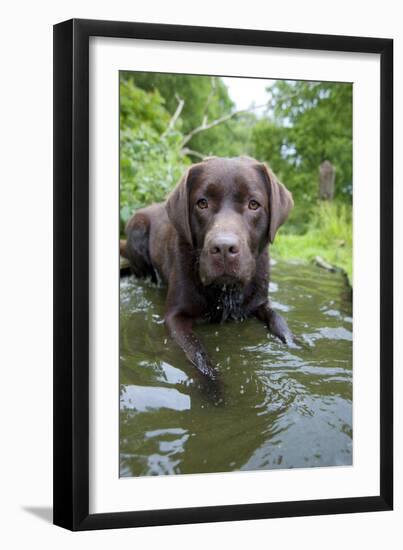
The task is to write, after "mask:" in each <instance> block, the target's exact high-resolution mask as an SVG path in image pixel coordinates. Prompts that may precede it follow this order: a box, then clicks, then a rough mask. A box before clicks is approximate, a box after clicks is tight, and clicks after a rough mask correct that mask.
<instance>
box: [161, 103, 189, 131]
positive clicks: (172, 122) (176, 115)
mask: <svg viewBox="0 0 403 550" xmlns="http://www.w3.org/2000/svg"><path fill="white" fill-rule="evenodd" d="M175 97H176V100H177V101H178V106H177V107H176V111H175V113H174V114H173V116H172V118H171V120H170V121H169V124H168V126H167V127H166V130H165V131H164V132H163V133H162V134H161V137H165V136H166V135H167V134H169V132H171V131H172V130H173V129H174V127H175V124H176V122H177V120H178V118H179V117H180V115H181V112H182V110H183V107H184V105H185V100H184V99H182V98H180V97H179V96H178V95H177V94H175Z"/></svg>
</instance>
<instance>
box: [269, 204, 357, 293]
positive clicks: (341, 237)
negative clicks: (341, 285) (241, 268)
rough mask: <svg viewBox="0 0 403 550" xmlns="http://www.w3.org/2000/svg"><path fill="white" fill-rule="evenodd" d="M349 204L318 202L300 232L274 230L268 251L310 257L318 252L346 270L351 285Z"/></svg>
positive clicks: (273, 254)
mask: <svg viewBox="0 0 403 550" xmlns="http://www.w3.org/2000/svg"><path fill="white" fill-rule="evenodd" d="M352 233H353V232H352V208H351V206H350V205H347V204H337V203H327V202H321V203H319V204H318V208H317V209H316V210H315V214H314V216H313V218H312V220H311V221H310V223H309V226H308V230H307V231H306V232H305V233H304V234H301V235H296V234H287V233H284V232H283V233H282V232H281V230H280V232H279V233H278V235H277V237H276V240H275V241H274V244H273V246H272V247H271V253H272V256H273V258H278V259H280V258H282V259H301V260H307V261H312V260H314V259H315V257H316V256H320V257H321V258H323V259H324V260H325V261H326V262H328V263H329V264H331V265H333V266H335V267H338V268H340V269H342V270H343V271H345V272H346V274H347V277H348V280H349V283H350V285H352V269H353V267H352V259H353V258H352V251H353V249H352V247H353V235H352Z"/></svg>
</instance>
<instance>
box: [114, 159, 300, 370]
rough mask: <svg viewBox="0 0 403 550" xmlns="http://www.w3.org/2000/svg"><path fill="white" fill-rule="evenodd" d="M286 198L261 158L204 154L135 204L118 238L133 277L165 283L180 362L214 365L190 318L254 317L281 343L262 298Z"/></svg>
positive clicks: (281, 323)
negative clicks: (167, 187) (141, 204)
mask: <svg viewBox="0 0 403 550" xmlns="http://www.w3.org/2000/svg"><path fill="white" fill-rule="evenodd" d="M292 207H293V199H292V195H291V193H290V192H289V191H288V190H287V189H286V187H285V186H284V185H283V184H282V183H280V182H279V181H278V179H277V178H276V176H275V175H274V174H273V173H272V171H271V170H270V169H269V168H268V166H266V164H263V163H260V162H258V161H256V160H255V159H252V158H250V157H237V158H219V157H211V158H208V159H206V160H204V161H202V162H199V163H197V164H193V165H192V166H190V167H189V168H188V169H187V171H186V173H185V175H184V176H183V177H182V179H181V180H180V182H179V183H178V184H177V186H176V187H175V188H174V190H173V191H172V192H171V193H170V195H169V196H168V198H167V200H166V201H165V202H163V203H159V204H152V205H151V206H148V207H146V208H142V209H141V210H138V211H137V212H136V213H135V214H134V215H133V217H132V218H131V219H130V220H129V221H128V223H127V226H126V234H127V240H126V241H121V242H120V252H121V255H122V256H124V257H126V258H127V259H128V260H129V262H130V265H131V269H132V271H133V273H134V275H135V276H137V277H150V278H151V279H152V280H153V281H155V282H160V281H161V282H163V283H165V284H166V285H167V286H168V291H167V298H166V314H165V322H166V325H167V327H168V330H169V332H170V334H171V336H172V338H173V339H174V340H175V341H176V342H177V344H178V345H179V346H180V347H181V348H182V350H183V351H184V353H185V355H186V357H187V358H188V360H189V361H190V362H191V363H192V364H193V365H194V366H195V367H196V368H197V370H198V371H199V372H200V373H201V374H202V375H204V376H205V377H207V378H208V379H210V380H216V379H217V370H216V368H215V367H214V364H213V362H212V361H211V359H210V357H209V356H208V355H207V353H206V351H205V349H204V347H203V345H202V343H201V342H200V340H199V339H198V337H197V336H196V335H195V333H194V332H193V325H194V323H195V322H196V321H207V322H223V321H227V320H231V319H233V320H241V319H244V318H247V317H252V316H254V317H256V318H258V319H259V320H260V321H262V322H263V323H265V325H266V326H267V328H268V329H269V331H270V332H271V333H272V334H273V335H275V336H276V337H278V338H280V340H281V341H282V342H284V343H289V342H292V334H291V332H290V330H289V328H288V326H287V323H286V321H285V320H284V319H283V318H282V317H281V316H280V315H279V314H278V313H277V312H275V311H274V310H273V309H272V308H271V306H270V302H269V298H268V285H269V252H268V247H269V244H270V243H272V242H273V241H274V238H275V235H276V232H277V230H278V228H279V227H280V226H281V225H282V224H283V223H284V222H285V220H286V219H287V217H288V215H289V212H290V210H291V208H292Z"/></svg>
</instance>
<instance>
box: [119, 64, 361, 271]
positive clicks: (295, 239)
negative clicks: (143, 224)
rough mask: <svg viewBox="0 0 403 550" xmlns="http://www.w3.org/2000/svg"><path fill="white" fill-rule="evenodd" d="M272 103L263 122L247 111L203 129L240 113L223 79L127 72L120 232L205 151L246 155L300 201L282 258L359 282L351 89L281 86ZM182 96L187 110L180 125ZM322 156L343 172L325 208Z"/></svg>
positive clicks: (284, 233) (280, 241)
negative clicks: (319, 264) (324, 266)
mask: <svg viewBox="0 0 403 550" xmlns="http://www.w3.org/2000/svg"><path fill="white" fill-rule="evenodd" d="M269 94H270V95H269ZM270 97H271V102H270V108H269V109H268V110H267V112H266V114H265V115H264V116H259V117H257V116H256V115H255V114H254V113H253V112H243V113H240V114H237V115H236V116H233V117H230V118H228V120H226V121H225V122H221V123H220V124H217V125H215V126H214V127H212V128H209V129H207V130H206V129H205V130H203V131H200V132H197V131H196V132H195V129H198V128H199V127H200V126H201V125H203V124H207V125H208V124H209V123H211V122H212V121H215V120H217V119H221V117H226V116H227V115H229V114H230V113H232V112H233V110H234V108H235V106H234V104H233V102H232V100H231V99H230V97H229V94H228V91H227V88H226V86H225V84H224V82H223V81H222V80H221V79H220V78H218V77H214V78H212V77H207V76H192V75H172V74H159V73H138V72H124V71H123V72H121V73H120V207H121V211H120V215H121V229H123V227H124V224H125V223H126V221H127V220H128V218H129V217H130V216H131V215H132V213H133V211H134V210H135V209H137V208H140V207H142V206H145V205H148V204H150V203H152V202H158V201H162V200H164V199H165V197H166V195H167V193H168V192H169V191H170V190H171V189H172V187H173V186H174V185H175V184H176V182H177V181H178V180H179V179H180V177H181V176H182V174H183V172H184V171H185V169H186V166H188V165H189V164H190V162H191V161H193V162H195V161H198V160H199V157H200V155H204V156H209V155H216V156H229V157H231V156H239V155H245V154H246V155H250V156H254V157H255V158H257V159H258V160H260V161H265V162H267V163H268V164H269V165H270V166H271V168H272V169H273V171H274V172H275V173H276V174H277V176H278V177H279V179H280V180H281V181H283V182H284V184H285V185H286V186H287V187H288V188H289V189H290V190H291V191H292V193H293V196H294V201H295V208H294V210H293V211H292V214H291V216H290V219H289V220H288V221H287V223H286V224H285V226H284V228H282V229H281V231H280V234H279V236H278V237H277V238H276V242H275V244H274V247H273V252H274V254H275V255H278V256H281V257H284V258H302V259H306V260H311V259H313V258H314V257H315V256H322V257H323V258H324V259H325V260H326V261H328V262H329V263H331V264H335V265H338V266H341V267H343V268H344V269H345V270H346V272H347V273H348V274H349V277H350V280H351V269H352V268H351V261H352V258H351V250H352V232H351V225H352V224H351V194H352V86H351V85H349V84H341V83H329V82H300V81H298V82H295V81H275V82H274V84H273V85H272V86H271V87H270V89H268V99H270ZM251 99H253V98H251ZM180 100H183V101H184V105H183V110H182V112H181V113H180V116H179V117H178V118H177V119H176V121H175V124H174V125H172V124H170V122H172V117H173V116H174V113H175V112H176V110H177V107H178V104H179V101H180ZM190 132H192V133H194V135H193V136H192V137H191V139H189V140H187V136H188V134H189V133H190ZM195 152H196V154H195ZM324 160H329V161H330V162H331V163H332V164H333V165H334V166H335V168H336V195H335V200H334V202H333V203H332V204H328V203H319V202H318V186H319V165H320V164H321V163H322V162H323V161H324Z"/></svg>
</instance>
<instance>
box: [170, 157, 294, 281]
mask: <svg viewBox="0 0 403 550" xmlns="http://www.w3.org/2000/svg"><path fill="white" fill-rule="evenodd" d="M292 206H293V201H292V196H291V193H290V192H289V191H288V190H287V189H286V188H285V187H284V185H282V184H281V183H280V182H279V181H278V180H277V178H276V177H275V176H274V174H273V173H272V172H271V170H270V169H269V168H268V167H267V166H266V165H265V164H262V163H259V162H257V161H256V160H254V159H251V158H249V157H239V158H233V159H223V158H215V157H213V158H210V159H207V160H205V161H203V162H200V163H198V164H194V165H193V166H191V167H190V168H189V169H188V170H187V172H186V174H185V175H184V176H183V178H182V179H181V181H180V182H179V183H178V185H177V186H176V187H175V189H174V190H173V191H172V193H171V194H170V196H169V197H168V200H167V203H166V207H167V212H168V216H169V219H170V220H171V222H172V224H173V225H174V227H175V228H176V231H177V232H178V234H179V237H180V239H181V240H182V242H186V243H187V245H189V246H191V247H192V248H194V249H196V250H197V251H198V253H199V257H200V262H199V276H200V280H201V282H202V284H203V285H205V286H207V285H211V284H219V285H221V284H225V283H229V284H231V283H234V284H241V285H245V284H247V283H248V282H249V281H250V280H251V278H252V277H253V275H254V273H255V270H256V259H257V257H258V256H259V254H260V253H261V252H262V251H263V249H264V248H265V247H266V246H267V245H268V244H269V242H270V243H271V242H273V240H274V237H275V235H276V232H277V229H278V228H279V227H280V225H281V224H282V223H284V221H285V220H286V218H287V216H288V214H289V211H290V210H291V208H292Z"/></svg>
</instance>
